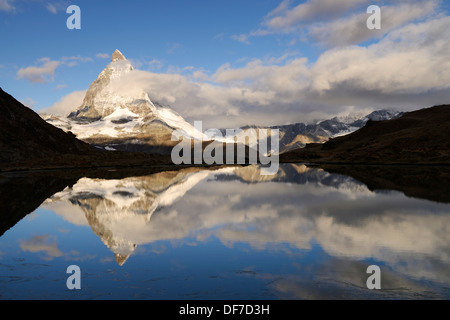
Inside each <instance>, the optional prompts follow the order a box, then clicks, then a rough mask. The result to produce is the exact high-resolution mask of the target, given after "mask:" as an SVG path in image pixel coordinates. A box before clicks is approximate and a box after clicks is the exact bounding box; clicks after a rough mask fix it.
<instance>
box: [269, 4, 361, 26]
mask: <svg viewBox="0 0 450 320" xmlns="http://www.w3.org/2000/svg"><path fill="white" fill-rule="evenodd" d="M368 2H369V1H368V0H346V1H335V0H309V1H306V2H304V3H301V4H299V5H297V6H295V7H294V8H289V2H288V1H283V2H282V3H281V4H280V6H279V7H278V8H276V9H275V10H274V11H272V12H271V13H269V15H268V19H266V21H265V22H264V25H265V26H266V27H267V28H269V29H272V30H282V29H286V28H291V27H294V26H296V25H298V24H305V23H310V22H316V21H317V20H324V19H326V20H328V19H333V18H336V17H339V16H341V15H342V14H343V13H345V12H346V11H348V10H349V9H351V8H355V6H359V5H361V4H365V3H368Z"/></svg>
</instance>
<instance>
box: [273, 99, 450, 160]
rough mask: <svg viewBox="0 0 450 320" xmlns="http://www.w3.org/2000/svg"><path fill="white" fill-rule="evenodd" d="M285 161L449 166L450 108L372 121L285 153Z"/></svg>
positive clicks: (425, 110) (436, 107)
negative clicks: (347, 132) (339, 134)
mask: <svg viewBox="0 0 450 320" xmlns="http://www.w3.org/2000/svg"><path fill="white" fill-rule="evenodd" d="M280 160H281V161H282V162H315V163H358V164H450V105H442V106H435V107H431V108H427V109H422V110H418V111H413V112H408V113H405V114H404V115H403V116H402V117H400V118H398V119H395V120H387V121H376V122H375V121H369V122H368V123H367V125H366V126H365V127H363V128H361V129H360V130H358V131H356V132H354V133H352V134H349V135H346V136H343V137H338V138H335V139H332V140H330V141H328V142H326V143H325V144H311V145H307V146H306V147H305V148H304V149H298V150H294V151H292V152H288V153H286V154H283V155H282V156H281V158H280Z"/></svg>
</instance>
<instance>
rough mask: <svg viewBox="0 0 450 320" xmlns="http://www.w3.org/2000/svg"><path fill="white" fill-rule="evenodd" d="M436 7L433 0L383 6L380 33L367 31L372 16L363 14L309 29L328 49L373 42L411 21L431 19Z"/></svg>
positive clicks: (317, 24) (320, 24) (318, 24)
mask: <svg viewBox="0 0 450 320" xmlns="http://www.w3.org/2000/svg"><path fill="white" fill-rule="evenodd" d="M436 5H437V3H436V1H434V0H433V1H425V2H420V3H403V4H399V5H395V6H384V7H381V12H382V28H381V29H380V30H369V29H368V28H366V20H367V17H368V15H367V14H366V13H365V12H361V13H358V14H354V15H352V16H350V17H346V18H342V19H338V20H333V21H331V22H324V23H316V24H313V25H312V26H311V27H310V28H309V34H310V35H311V36H312V37H313V38H314V39H316V40H317V41H319V42H321V43H324V44H325V45H327V46H342V45H351V44H357V43H361V42H364V41H366V40H369V39H373V38H381V37H382V36H384V35H385V34H387V33H389V32H391V31H392V30H394V29H396V28H397V27H400V26H402V25H404V24H405V23H407V22H409V21H413V20H416V19H421V18H424V17H427V16H429V15H430V14H433V13H434V12H435V10H436Z"/></svg>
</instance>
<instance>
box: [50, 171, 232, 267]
mask: <svg viewBox="0 0 450 320" xmlns="http://www.w3.org/2000/svg"><path fill="white" fill-rule="evenodd" d="M223 170H229V169H222V171H223ZM209 174H210V172H209V171H207V170H206V171H203V170H200V169H195V168H190V169H185V170H180V171H168V172H160V173H156V174H153V175H151V176H142V177H130V178H124V179H119V180H115V179H112V180H104V179H91V178H83V179H80V180H79V181H78V183H77V184H76V185H74V186H73V187H72V188H67V189H66V190H64V191H62V192H60V193H57V194H55V195H54V196H53V197H51V198H50V199H48V200H47V201H46V204H47V205H50V206H51V204H52V203H56V202H61V201H63V202H70V203H71V204H72V205H74V206H77V207H79V208H81V209H82V211H83V212H84V214H85V216H86V219H87V221H88V223H89V225H90V226H91V228H92V230H93V232H94V233H95V234H97V235H98V236H99V237H100V238H101V239H102V241H103V242H104V243H105V244H106V245H107V246H108V247H109V248H110V249H111V250H112V251H113V252H114V254H115V257H116V261H117V263H118V264H119V265H123V264H124V263H125V261H126V260H127V259H128V257H129V256H130V255H131V254H132V253H133V252H134V250H135V249H136V246H137V244H136V243H134V242H133V241H130V240H129V239H128V238H127V237H126V236H121V234H123V233H125V234H127V233H128V232H133V229H134V228H140V227H141V226H143V225H146V224H147V223H149V221H150V219H151V217H152V215H153V213H154V212H155V211H157V210H158V209H160V208H162V207H164V206H170V205H171V204H172V203H173V202H174V201H176V200H177V199H180V198H181V197H183V196H184V194H185V193H186V192H187V191H188V190H189V189H191V188H192V187H193V186H195V185H196V184H197V183H198V182H200V181H201V180H203V179H205V178H206V177H207V176H208V175H209ZM117 230H120V231H119V232H116V231H117Z"/></svg>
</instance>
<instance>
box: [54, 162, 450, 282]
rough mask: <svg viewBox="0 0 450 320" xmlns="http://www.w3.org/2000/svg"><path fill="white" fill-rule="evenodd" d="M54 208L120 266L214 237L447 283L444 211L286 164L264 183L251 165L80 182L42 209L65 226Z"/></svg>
mask: <svg viewBox="0 0 450 320" xmlns="http://www.w3.org/2000/svg"><path fill="white" fill-rule="evenodd" d="M259 182H261V183H259ZM58 203H64V205H67V204H68V203H70V204H71V205H72V206H73V207H75V208H78V209H77V212H83V215H84V217H85V218H84V219H85V221H87V222H88V223H89V224H90V225H91V228H92V229H93V231H94V232H95V233H96V234H98V235H99V236H101V238H102V241H103V242H104V243H105V244H106V245H107V246H108V247H109V248H110V249H111V250H112V251H113V252H114V253H115V254H116V260H117V261H118V262H119V261H120V262H119V263H121V264H122V263H124V262H125V260H126V259H127V258H128V257H129V255H131V254H132V253H133V252H134V250H135V248H136V246H137V245H142V244H148V243H153V242H156V241H159V240H181V239H185V238H189V239H188V241H192V236H193V237H194V238H195V239H197V241H202V239H205V238H208V237H210V236H215V237H217V238H219V239H220V240H221V241H222V242H223V243H224V244H227V245H233V244H234V243H236V242H245V243H250V244H251V245H252V246H253V247H254V248H258V249H264V248H267V247H268V246H270V247H273V246H274V245H275V246H281V247H283V246H284V247H285V246H291V247H294V248H299V249H310V248H311V243H312V242H315V243H318V244H320V246H321V247H322V248H323V250H325V251H326V253H327V254H329V255H330V256H334V257H340V258H339V259H348V258H351V259H368V258H371V259H376V260H380V261H384V262H385V263H387V264H388V265H390V266H391V267H392V268H394V269H395V270H397V271H399V272H402V273H404V274H408V275H411V276H413V277H417V278H426V279H432V280H436V281H441V282H444V283H445V282H449V279H450V274H449V271H448V268H447V267H446V266H448V265H449V263H450V214H449V206H448V205H444V204H438V203H432V202H428V201H422V200H417V199H409V198H406V197H405V196H403V195H402V194H400V193H398V192H392V193H383V194H377V193H373V192H371V191H370V190H368V189H367V187H365V186H364V185H362V184H361V183H358V182H356V181H355V180H353V179H351V178H348V177H344V176H340V175H331V174H329V173H326V172H325V171H322V170H319V169H309V168H306V167H304V166H293V165H282V166H281V170H280V172H279V174H278V175H277V176H274V177H272V179H271V180H270V181H268V180H267V177H264V176H261V175H260V174H259V173H258V168H257V167H254V166H250V167H244V168H225V169H221V170H217V171H201V170H200V169H198V170H193V169H191V170H188V171H183V170H181V171H179V172H174V173H161V174H155V175H152V176H147V177H134V178H127V179H123V180H108V181H107V180H93V179H82V180H80V181H79V183H77V184H76V185H75V186H74V187H73V188H72V189H67V190H65V191H63V192H61V193H59V194H57V195H55V196H54V197H52V199H50V200H49V201H47V204H46V206H48V207H49V208H52V209H53V210H55V212H57V213H58V214H61V215H63V216H64V217H67V215H68V214H69V211H67V210H65V211H64V212H63V211H59V209H58V208H62V206H60V205H58ZM80 208H81V209H82V211H80ZM67 219H68V220H69V218H67ZM71 219H73V218H71ZM82 220H83V219H82V218H77V219H76V221H82ZM69 221H71V220H69Z"/></svg>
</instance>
